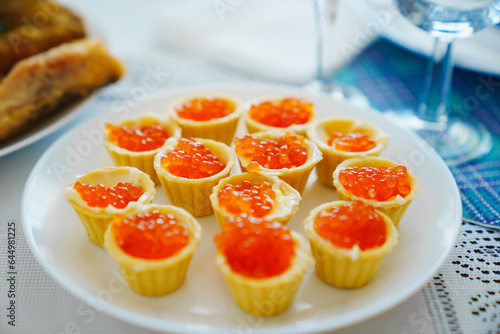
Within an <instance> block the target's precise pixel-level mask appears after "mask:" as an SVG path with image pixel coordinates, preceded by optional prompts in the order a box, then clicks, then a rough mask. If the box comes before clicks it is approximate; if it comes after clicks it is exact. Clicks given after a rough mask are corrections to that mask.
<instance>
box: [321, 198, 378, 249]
mask: <svg viewBox="0 0 500 334" xmlns="http://www.w3.org/2000/svg"><path fill="white" fill-rule="evenodd" d="M313 227H314V230H315V231H316V233H318V234H319V235H320V236H321V237H322V238H324V239H326V240H328V241H330V242H331V243H332V244H333V245H335V246H337V247H340V248H346V249H351V248H352V247H354V245H358V247H359V248H360V249H361V250H367V249H371V248H376V247H380V246H382V245H383V244H384V243H385V240H386V238H387V228H386V225H385V222H384V219H383V218H382V217H381V216H380V215H379V214H378V213H377V212H375V209H374V208H373V206H371V205H366V204H364V203H363V202H361V201H356V202H354V203H344V204H342V205H339V206H333V207H331V208H329V209H328V210H323V211H320V212H319V213H318V214H317V215H316V217H315V218H314V225H313Z"/></svg>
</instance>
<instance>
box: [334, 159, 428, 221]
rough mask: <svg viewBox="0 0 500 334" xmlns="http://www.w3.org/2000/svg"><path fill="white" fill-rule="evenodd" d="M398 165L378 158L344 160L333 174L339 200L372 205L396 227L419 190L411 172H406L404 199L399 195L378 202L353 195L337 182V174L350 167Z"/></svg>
mask: <svg viewBox="0 0 500 334" xmlns="http://www.w3.org/2000/svg"><path fill="white" fill-rule="evenodd" d="M399 165H400V164H398V163H396V162H394V161H392V160H389V159H385V158H380V157H367V158H355V159H349V160H345V161H344V162H342V163H341V164H339V165H338V166H337V168H336V169H335V172H334V173H333V184H334V186H335V188H336V189H337V195H338V198H339V200H345V201H362V202H364V203H366V204H369V205H372V206H373V207H375V209H377V210H379V211H381V212H383V213H384V214H386V215H387V216H388V217H389V218H390V219H391V220H392V222H393V223H394V226H396V227H398V225H399V223H400V222H401V219H402V218H403V216H404V214H405V212H406V210H407V209H408V206H409V205H410V203H411V202H412V201H413V199H414V198H415V195H416V194H417V192H418V190H419V182H418V179H417V178H416V176H415V175H414V174H413V173H412V172H411V171H407V175H408V186H409V187H410V191H409V193H408V194H406V195H405V196H404V197H402V196H401V195H397V196H393V197H392V198H389V199H388V200H385V201H378V200H374V199H367V198H363V197H360V196H356V195H354V194H353V193H352V192H351V191H349V190H347V189H346V188H345V187H344V186H343V185H342V183H341V182H340V181H339V174H340V173H341V172H342V170H344V169H346V168H351V167H375V168H380V167H383V166H385V167H389V168H395V167H397V166H399Z"/></svg>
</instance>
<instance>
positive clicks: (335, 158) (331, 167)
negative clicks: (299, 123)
mask: <svg viewBox="0 0 500 334" xmlns="http://www.w3.org/2000/svg"><path fill="white" fill-rule="evenodd" d="M336 133H342V134H344V135H346V134H349V133H351V134H352V133H356V134H363V135H366V136H367V137H368V138H369V139H370V141H371V143H372V145H373V147H371V148H369V149H367V150H357V149H356V150H357V151H351V152H349V151H346V150H345V149H344V148H342V147H339V148H337V147H336V145H335V144H333V145H329V141H330V139H331V138H332V136H333V135H334V134H336ZM307 138H308V139H309V140H311V141H312V142H314V143H315V144H316V145H318V147H319V149H320V150H321V153H323V160H321V161H320V162H319V163H318V164H317V165H316V173H317V175H318V180H319V181H320V182H321V183H323V184H325V185H327V186H329V187H333V178H332V174H333V172H334V171H335V168H337V166H338V165H339V164H340V163H341V162H342V161H344V160H347V159H352V158H363V157H367V156H378V155H379V154H380V153H381V152H382V151H383V150H385V148H386V147H387V142H388V141H389V135H387V134H386V133H384V132H382V131H381V130H380V129H378V128H377V127H375V126H373V125H371V124H370V123H368V122H365V121H361V120H358V119H354V118H337V117H329V118H322V119H319V120H316V121H314V122H313V123H312V124H311V126H310V127H309V128H308V129H307ZM367 147H369V146H367Z"/></svg>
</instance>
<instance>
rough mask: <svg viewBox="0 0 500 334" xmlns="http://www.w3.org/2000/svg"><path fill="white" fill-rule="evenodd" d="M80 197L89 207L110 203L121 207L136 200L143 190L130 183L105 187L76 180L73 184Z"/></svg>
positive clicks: (105, 205)
mask: <svg viewBox="0 0 500 334" xmlns="http://www.w3.org/2000/svg"><path fill="white" fill-rule="evenodd" d="M73 189H75V190H76V191H77V192H78V194H79V195H80V197H81V198H82V199H83V200H84V201H85V202H86V203H87V205H88V206H91V207H99V208H105V207H107V206H108V205H112V206H114V207H115V208H117V209H123V208H124V207H126V206H127V204H128V203H129V202H132V201H137V200H138V199H139V197H141V196H142V194H143V193H144V191H142V189H141V188H139V187H138V186H136V185H135V184H132V183H123V182H120V183H118V184H117V185H116V186H115V187H110V188H107V187H105V186H103V185H102V184H98V185H96V186H92V185H88V184H83V183H81V182H80V181H76V182H75V185H74V186H73Z"/></svg>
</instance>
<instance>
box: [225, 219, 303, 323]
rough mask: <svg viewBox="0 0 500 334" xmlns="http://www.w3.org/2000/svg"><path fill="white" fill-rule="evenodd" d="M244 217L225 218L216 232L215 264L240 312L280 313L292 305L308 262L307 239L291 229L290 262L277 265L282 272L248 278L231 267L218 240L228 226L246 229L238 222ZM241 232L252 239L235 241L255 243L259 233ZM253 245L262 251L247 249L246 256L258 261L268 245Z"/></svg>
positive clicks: (272, 314) (262, 222) (257, 314)
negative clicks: (283, 265)
mask: <svg viewBox="0 0 500 334" xmlns="http://www.w3.org/2000/svg"><path fill="white" fill-rule="evenodd" d="M244 219H245V218H242V217H239V218H236V219H235V220H232V221H229V222H228V223H227V224H225V225H224V227H223V228H222V230H221V231H220V232H219V233H218V234H217V235H216V237H215V242H216V244H217V248H218V250H217V254H216V264H217V266H218V267H219V269H220V271H221V273H222V275H223V276H224V279H225V281H226V283H227V285H228V287H229V289H230V291H231V295H232V296H233V299H234V301H235V302H236V304H237V305H238V306H239V307H240V308H241V309H242V310H243V311H245V312H246V313H249V314H252V315H255V316H259V317H270V316H274V315H277V314H280V313H282V312H283V311H285V310H286V309H287V308H288V307H289V306H290V305H291V304H292V302H293V300H294V298H295V295H296V293H297V291H298V289H299V287H300V284H301V281H302V277H303V275H304V273H305V272H306V271H307V269H308V267H309V265H310V264H311V257H310V251H309V247H308V245H307V241H306V239H305V238H304V237H303V236H301V235H300V234H298V233H295V232H293V231H291V232H290V236H291V237H290V239H289V240H291V242H292V243H293V246H292V247H293V255H292V257H291V258H290V259H289V261H290V262H289V263H288V264H286V265H285V267H284V268H280V269H281V270H283V269H284V271H281V272H280V273H277V274H275V275H272V276H269V277H267V276H265V277H258V278H255V277H252V276H250V275H248V274H244V273H241V272H238V270H239V269H236V268H233V267H232V265H231V264H230V261H229V260H228V258H227V256H226V254H225V251H224V250H221V246H220V242H221V241H220V240H218V238H221V236H222V238H223V237H224V234H225V233H227V231H230V230H231V229H232V227H234V228H246V227H245V225H242V221H244ZM249 222H250V224H256V225H261V226H264V225H266V224H271V226H274V227H273V228H282V225H281V224H279V223H277V222H266V221H262V220H258V219H255V220H252V218H250V219H249V220H248V221H247V222H246V224H249ZM245 235H246V236H250V238H251V239H252V240H250V239H249V240H248V242H244V241H242V242H240V243H239V244H241V245H248V244H252V243H255V238H256V237H258V236H262V235H263V232H261V233H260V234H258V235H255V233H248V232H246V233H245ZM274 245H275V244H274ZM269 246H270V245H269ZM255 247H257V248H258V249H259V250H262V249H264V248H265V249H266V250H265V251H261V252H260V254H256V252H251V255H250V256H251V257H253V259H252V261H256V262H257V263H258V262H260V261H261V260H262V257H264V258H267V257H269V254H268V253H267V251H268V249H269V248H268V247H266V246H264V247H261V245H259V244H258V243H256V246H255ZM244 253H245V252H244ZM231 254H234V252H231ZM246 254H248V253H246ZM256 257H257V259H256ZM278 257H279V258H280V259H282V258H283V256H282V255H278ZM245 263H248V261H245ZM254 264H255V262H254ZM274 265H275V262H273V266H274Z"/></svg>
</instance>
